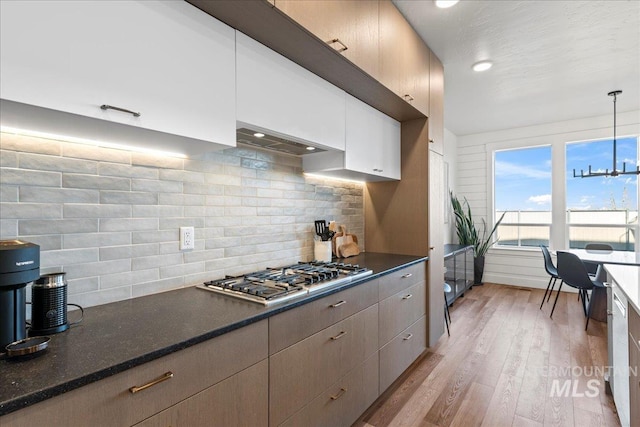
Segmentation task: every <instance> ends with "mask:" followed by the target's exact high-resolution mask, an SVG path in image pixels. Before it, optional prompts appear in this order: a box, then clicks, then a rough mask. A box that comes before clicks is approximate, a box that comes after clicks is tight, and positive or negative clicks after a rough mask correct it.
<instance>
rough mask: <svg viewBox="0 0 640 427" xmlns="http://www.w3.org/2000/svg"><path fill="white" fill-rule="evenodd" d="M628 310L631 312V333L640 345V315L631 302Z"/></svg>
mask: <svg viewBox="0 0 640 427" xmlns="http://www.w3.org/2000/svg"><path fill="white" fill-rule="evenodd" d="M627 311H628V312H629V333H630V334H631V335H632V336H633V339H634V340H635V341H636V344H637V345H640V315H638V312H637V311H636V310H635V309H634V308H633V307H632V306H631V304H629V308H628V310H627Z"/></svg>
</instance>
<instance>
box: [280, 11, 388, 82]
mask: <svg viewBox="0 0 640 427" xmlns="http://www.w3.org/2000/svg"><path fill="white" fill-rule="evenodd" d="M275 5H276V8H278V9H279V10H281V11H282V12H284V13H285V14H287V15H288V16H289V17H291V18H292V19H293V20H294V21H296V22H297V23H298V24H300V25H302V26H303V27H304V28H306V29H307V30H308V31H310V32H311V33H312V34H313V35H315V36H316V37H318V38H319V39H320V40H322V41H324V42H325V43H327V44H328V45H329V46H331V47H332V48H333V49H335V50H336V51H338V52H340V53H341V54H342V55H343V56H344V57H345V58H347V59H349V60H350V61H351V62H353V63H354V64H355V65H357V66H358V67H360V68H361V69H362V70H364V71H365V72H366V73H367V74H369V75H370V76H371V77H373V78H375V79H378V75H379V69H378V66H379V65H378V63H379V61H378V0H343V1H334V0H317V1H308V0H276V1H275Z"/></svg>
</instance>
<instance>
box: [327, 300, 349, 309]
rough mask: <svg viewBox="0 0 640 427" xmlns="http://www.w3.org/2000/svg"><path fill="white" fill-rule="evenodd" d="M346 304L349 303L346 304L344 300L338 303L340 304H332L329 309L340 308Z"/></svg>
mask: <svg viewBox="0 0 640 427" xmlns="http://www.w3.org/2000/svg"><path fill="white" fill-rule="evenodd" d="M346 303H347V302H346V301H345V300H342V301H338V302H337V303H335V304H331V305H330V306H329V307H331V308H336V307H340V306H341V305H343V304H346Z"/></svg>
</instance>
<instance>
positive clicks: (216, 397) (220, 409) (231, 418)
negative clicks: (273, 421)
mask: <svg viewBox="0 0 640 427" xmlns="http://www.w3.org/2000/svg"><path fill="white" fill-rule="evenodd" d="M268 383H269V362H268V361H267V360H263V361H262V362H259V363H258V364H256V365H253V366H252V367H250V368H247V369H245V370H244V371H242V372H239V373H237V374H235V375H233V376H232V377H230V378H227V379H226V380H224V381H222V382H220V383H218V384H216V385H214V386H212V387H209V388H208V389H206V390H204V391H202V392H200V393H198V394H196V395H195V396H193V397H190V398H188V399H186V400H184V401H182V402H180V403H178V404H177V405H174V406H172V407H171V408H169V409H166V410H164V411H162V412H160V413H159V414H157V415H154V416H153V417H151V418H148V419H146V420H145V421H143V422H141V423H139V424H136V426H138V427H164V426H172V427H190V426H220V427H226V426H251V427H254V426H255V427H259V426H267V425H268V420H269V416H268V412H269V408H268V401H269V396H268V393H269V387H268Z"/></svg>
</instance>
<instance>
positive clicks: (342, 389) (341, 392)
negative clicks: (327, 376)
mask: <svg viewBox="0 0 640 427" xmlns="http://www.w3.org/2000/svg"><path fill="white" fill-rule="evenodd" d="M346 392H347V389H346V388H341V389H340V391H339V392H338V394H336V395H335V396H331V400H338V399H340V398H341V397H342V395H343V394H345V393H346Z"/></svg>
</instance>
